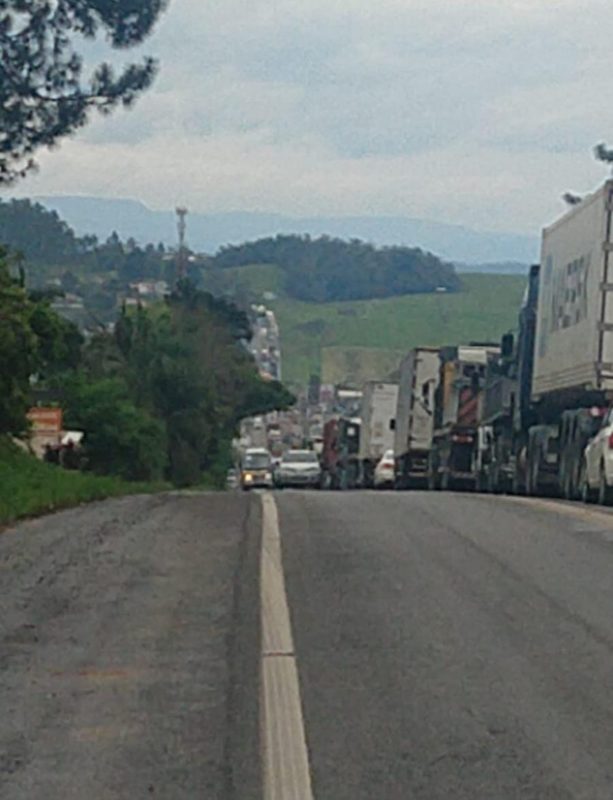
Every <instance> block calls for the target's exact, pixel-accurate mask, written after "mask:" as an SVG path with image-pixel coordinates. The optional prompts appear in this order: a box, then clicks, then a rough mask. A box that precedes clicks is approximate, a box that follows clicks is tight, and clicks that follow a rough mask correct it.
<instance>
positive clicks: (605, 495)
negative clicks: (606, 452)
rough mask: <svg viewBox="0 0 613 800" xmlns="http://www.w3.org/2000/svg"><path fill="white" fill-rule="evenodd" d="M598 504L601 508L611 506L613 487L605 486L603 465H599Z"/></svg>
mask: <svg viewBox="0 0 613 800" xmlns="http://www.w3.org/2000/svg"><path fill="white" fill-rule="evenodd" d="M598 502H599V503H600V505H601V506H610V505H611V504H613V487H611V486H609V485H608V484H607V475H606V472H605V468H604V464H601V465H600V481H599V483H598Z"/></svg>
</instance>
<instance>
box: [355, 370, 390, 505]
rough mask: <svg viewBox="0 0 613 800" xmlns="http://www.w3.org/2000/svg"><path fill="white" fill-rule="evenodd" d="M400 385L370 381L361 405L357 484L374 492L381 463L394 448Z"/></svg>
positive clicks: (364, 391)
mask: <svg viewBox="0 0 613 800" xmlns="http://www.w3.org/2000/svg"><path fill="white" fill-rule="evenodd" d="M397 400H398V384H396V383H382V382H379V381H370V382H369V383H367V384H366V385H365V386H364V390H363V393H362V403H361V427H360V443H359V450H358V462H359V464H358V476H357V485H358V486H360V487H361V488H363V489H372V488H373V486H374V474H375V467H376V466H377V463H378V462H379V461H380V459H381V458H383V455H384V454H385V452H386V451H388V450H391V449H392V448H393V446H394V428H395V418H396V403H397Z"/></svg>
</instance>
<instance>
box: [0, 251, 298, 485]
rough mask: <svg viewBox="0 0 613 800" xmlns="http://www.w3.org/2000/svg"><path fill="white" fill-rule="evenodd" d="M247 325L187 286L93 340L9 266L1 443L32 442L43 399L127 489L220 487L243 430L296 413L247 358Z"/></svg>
mask: <svg viewBox="0 0 613 800" xmlns="http://www.w3.org/2000/svg"><path fill="white" fill-rule="evenodd" d="M250 336H251V331H250V326H249V322H248V319H247V317H246V316H245V314H244V313H243V312H241V311H239V310H238V309H237V308H236V307H234V306H233V305H231V304H229V303H227V302H226V301H223V300H219V299H216V298H214V297H212V296H211V295H210V294H207V293H205V292H201V291H198V290H197V289H196V288H195V287H194V286H193V285H192V284H191V283H190V282H189V281H183V282H181V283H180V284H179V285H178V286H177V288H176V289H175V291H174V292H173V293H172V294H171V295H170V296H169V297H168V298H167V300H166V302H164V303H160V304H159V305H156V306H151V307H149V308H142V307H138V308H136V309H123V311H122V313H121V315H120V317H119V319H118V321H117V323H116V325H115V326H114V329H113V330H112V331H101V332H99V333H97V334H96V335H95V336H93V338H91V339H90V340H88V341H85V340H84V339H83V337H82V336H81V334H80V333H79V331H78V329H77V328H76V327H75V326H74V325H73V324H72V323H70V322H68V321H66V320H64V319H62V318H61V317H59V316H58V315H57V314H56V313H55V312H54V311H53V309H52V308H51V306H50V305H49V301H48V300H47V299H46V298H45V297H41V296H38V295H36V294H35V293H31V292H28V290H27V289H26V287H25V282H24V279H23V273H22V274H21V275H19V276H18V277H16V276H15V275H14V271H12V270H11V268H10V264H9V260H8V258H7V256H6V254H3V255H2V256H0V341H2V345H3V346H2V348H1V349H0V434H10V435H14V436H23V435H24V434H25V433H26V432H27V427H28V423H27V416H26V415H27V411H28V408H29V407H30V406H31V405H32V404H33V403H34V402H36V399H37V397H44V398H45V402H46V403H48V402H49V398H52V399H54V400H55V401H56V402H57V403H58V404H59V405H60V406H61V407H62V408H63V409H64V413H65V427H67V428H69V429H78V430H82V431H84V433H85V438H84V448H83V456H84V461H83V463H84V465H85V468H86V469H88V470H90V471H92V472H94V473H97V474H104V475H118V476H121V477H122V478H125V479H127V480H147V481H153V480H159V479H167V480H169V481H172V482H173V483H174V484H175V485H178V486H186V485H190V484H194V483H197V482H198V481H199V480H201V477H202V475H203V474H204V473H208V474H209V475H214V476H217V477H218V478H219V476H220V475H221V474H222V473H223V471H224V470H225V468H226V467H227V466H228V465H229V463H230V459H231V440H232V438H233V436H234V435H235V434H236V431H237V426H238V423H239V420H240V419H242V418H243V417H245V416H248V415H255V414H265V413H267V412H268V411H271V410H273V409H284V408H287V407H289V405H290V404H291V403H292V401H293V397H292V396H291V395H290V393H289V392H288V391H287V390H286V389H285V388H284V387H283V386H282V385H281V384H280V383H278V382H276V381H266V380H264V379H263V378H261V377H260V375H259V374H258V372H257V370H256V366H255V363H254V362H253V359H252V357H251V356H250V355H249V353H248V352H247V350H246V348H245V347H244V342H245V341H247V340H248V339H249V338H250Z"/></svg>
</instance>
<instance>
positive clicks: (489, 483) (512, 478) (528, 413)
mask: <svg viewBox="0 0 613 800" xmlns="http://www.w3.org/2000/svg"><path fill="white" fill-rule="evenodd" d="M538 285H539V265H538V264H535V265H533V266H532V267H531V268H530V272H529V276H528V285H527V287H526V291H525V293H524V298H523V301H522V304H521V307H520V311H519V317H518V334H517V336H514V335H513V334H511V333H508V334H505V335H504V336H503V337H502V341H501V344H500V355H499V356H498V357H491V358H490V359H489V360H488V364H487V368H486V375H485V387H484V390H483V405H482V414H481V420H480V426H481V427H480V440H481V445H482V450H481V472H480V475H479V480H478V484H479V485H478V488H479V489H481V490H484V491H489V492H505V491H507V492H516V493H517V492H523V491H525V485H526V453H527V442H528V433H529V430H530V428H531V426H532V425H533V424H534V423H535V422H536V416H535V410H534V408H533V406H532V399H531V395H532V368H533V360H534V341H535V333H536V313H537V299H538Z"/></svg>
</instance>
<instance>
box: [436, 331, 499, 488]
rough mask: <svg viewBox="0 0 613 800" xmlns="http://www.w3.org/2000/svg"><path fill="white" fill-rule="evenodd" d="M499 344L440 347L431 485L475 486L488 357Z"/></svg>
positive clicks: (478, 466)
mask: <svg viewBox="0 0 613 800" xmlns="http://www.w3.org/2000/svg"><path fill="white" fill-rule="evenodd" d="M498 352H499V347H498V345H492V344H478V343H474V344H470V345H460V346H458V347H442V348H441V350H440V377H439V384H438V387H437V389H436V392H435V401H434V431H433V435H432V446H431V448H430V454H429V459H428V475H427V478H428V487H429V488H430V489H459V488H464V489H474V488H477V486H478V483H479V476H480V474H481V451H482V443H481V441H480V420H481V416H482V413H481V412H482V401H483V384H484V378H485V373H486V367H487V363H488V359H489V358H491V357H493V356H495V355H496V354H497V353H498Z"/></svg>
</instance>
